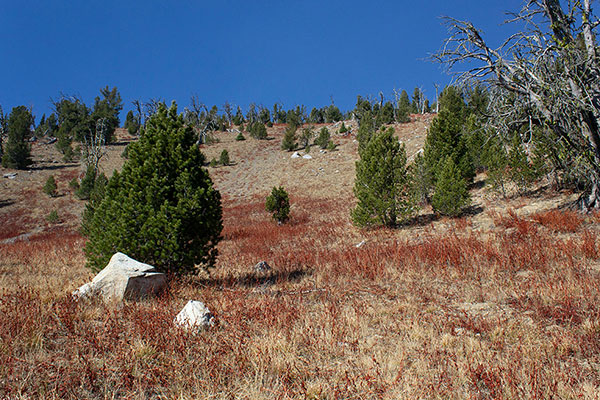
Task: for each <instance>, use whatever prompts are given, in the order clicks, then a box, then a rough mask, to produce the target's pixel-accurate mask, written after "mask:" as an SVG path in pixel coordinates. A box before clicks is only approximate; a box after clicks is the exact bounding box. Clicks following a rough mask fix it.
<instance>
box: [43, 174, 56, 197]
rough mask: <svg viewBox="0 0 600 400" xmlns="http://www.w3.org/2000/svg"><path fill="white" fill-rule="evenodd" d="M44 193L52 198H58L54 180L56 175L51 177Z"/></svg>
mask: <svg viewBox="0 0 600 400" xmlns="http://www.w3.org/2000/svg"><path fill="white" fill-rule="evenodd" d="M43 190H44V193H46V194H47V195H48V196H50V197H56V195H57V193H56V180H55V179H54V175H50V176H49V177H48V179H47V180H46V183H45V184H44V188H43Z"/></svg>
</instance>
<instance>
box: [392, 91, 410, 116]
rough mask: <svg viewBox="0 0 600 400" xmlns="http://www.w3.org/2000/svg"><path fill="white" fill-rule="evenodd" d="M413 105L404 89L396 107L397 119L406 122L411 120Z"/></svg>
mask: <svg viewBox="0 0 600 400" xmlns="http://www.w3.org/2000/svg"><path fill="white" fill-rule="evenodd" d="M410 112H411V105H410V99H409V98H408V93H406V90H403V91H402V93H400V99H399V100H398V108H397V109H396V121H397V122H401V123H405V122H410Z"/></svg>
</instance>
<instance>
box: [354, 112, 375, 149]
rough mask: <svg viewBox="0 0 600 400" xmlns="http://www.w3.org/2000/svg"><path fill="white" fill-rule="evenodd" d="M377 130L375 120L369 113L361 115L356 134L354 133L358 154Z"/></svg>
mask: <svg viewBox="0 0 600 400" xmlns="http://www.w3.org/2000/svg"><path fill="white" fill-rule="evenodd" d="M376 130H377V128H376V127H375V120H374V119H373V115H372V114H371V112H370V111H365V113H364V114H363V116H362V118H361V120H360V125H359V127H358V132H357V133H356V140H358V152H359V153H360V152H361V151H362V150H363V149H365V148H366V147H367V145H368V144H369V141H370V140H371V137H372V136H373V135H374V134H375V131H376Z"/></svg>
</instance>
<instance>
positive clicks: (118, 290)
mask: <svg viewBox="0 0 600 400" xmlns="http://www.w3.org/2000/svg"><path fill="white" fill-rule="evenodd" d="M166 285H167V278H166V276H165V274H163V273H160V272H157V271H156V269H155V268H154V267H153V266H151V265H148V264H144V263H141V262H139V261H136V260H134V259H132V258H130V257H128V256H126V255H125V254H123V253H115V255H113V256H112V258H111V259H110V262H109V263H108V265H107V266H106V267H104V269H103V270H102V271H100V272H99V273H98V275H96V276H95V277H94V279H92V281H91V282H89V283H86V284H85V285H83V286H81V287H80V288H79V289H77V290H75V291H74V292H73V297H74V298H75V299H81V298H89V297H95V296H98V297H101V298H102V299H103V300H105V301H116V302H120V301H123V300H124V299H125V300H139V299H142V298H145V297H149V296H151V295H155V294H156V293H158V292H160V291H161V290H163V289H164V288H165V286H166Z"/></svg>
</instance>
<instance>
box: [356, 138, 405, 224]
mask: <svg viewBox="0 0 600 400" xmlns="http://www.w3.org/2000/svg"><path fill="white" fill-rule="evenodd" d="M393 133H394V130H393V129H392V128H390V129H387V130H384V131H380V132H378V133H376V134H375V135H374V136H373V138H372V139H371V140H370V141H369V143H368V145H367V146H366V147H365V149H364V150H363V151H362V152H361V154H360V160H359V161H357V162H356V180H355V182H354V195H355V196H356V198H357V199H358V204H357V205H356V208H355V209H354V210H352V213H351V216H352V221H353V222H354V224H355V225H357V226H360V227H374V226H380V225H383V226H388V227H394V226H396V224H397V223H398V220H399V219H400V220H402V219H405V218H406V217H408V216H409V215H410V213H411V212H412V209H413V207H412V202H411V199H410V195H409V191H408V182H409V181H408V171H407V167H406V152H405V150H404V145H400V143H398V139H396V137H394V134H393Z"/></svg>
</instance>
